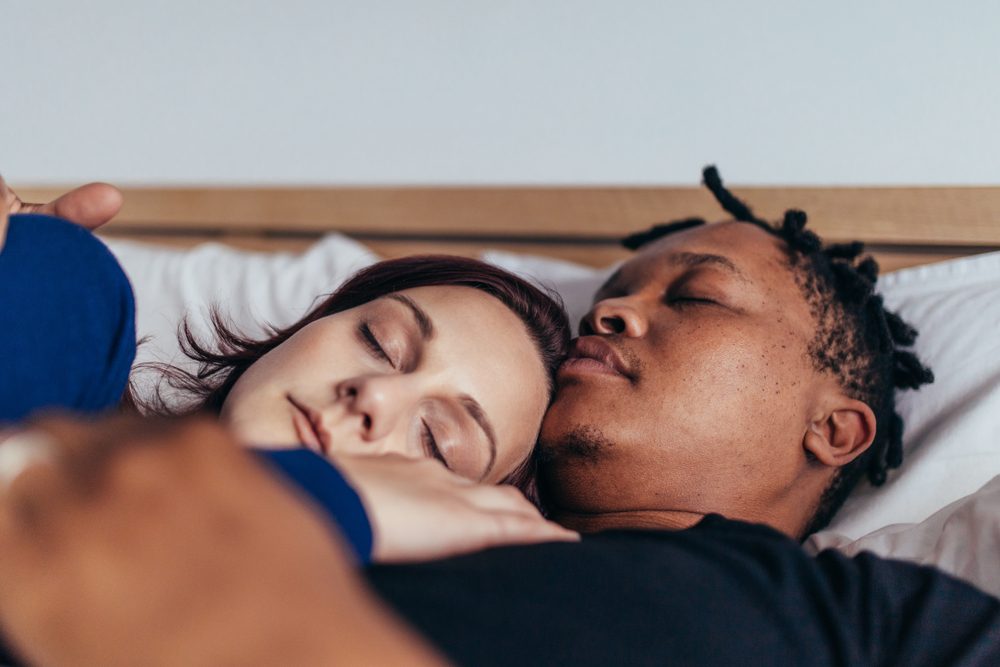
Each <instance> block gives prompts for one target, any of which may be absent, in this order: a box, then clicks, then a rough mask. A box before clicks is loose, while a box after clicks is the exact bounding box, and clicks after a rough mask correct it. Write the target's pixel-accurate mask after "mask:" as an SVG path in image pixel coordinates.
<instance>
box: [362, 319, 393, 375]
mask: <svg viewBox="0 0 1000 667" xmlns="http://www.w3.org/2000/svg"><path fill="white" fill-rule="evenodd" d="M358 332H359V333H360V334H361V342H363V343H364V344H365V347H367V348H368V349H369V350H371V353H372V354H373V355H374V356H375V357H376V358H378V359H381V360H383V361H387V362H389V364H390V365H392V366H395V364H394V363H392V359H390V358H389V355H388V354H386V351H385V348H383V347H382V344H381V343H379V342H378V338H376V337H375V334H374V333H372V330H371V327H369V326H368V323H367V322H365V323H363V324H362V325H361V326H360V327H358Z"/></svg>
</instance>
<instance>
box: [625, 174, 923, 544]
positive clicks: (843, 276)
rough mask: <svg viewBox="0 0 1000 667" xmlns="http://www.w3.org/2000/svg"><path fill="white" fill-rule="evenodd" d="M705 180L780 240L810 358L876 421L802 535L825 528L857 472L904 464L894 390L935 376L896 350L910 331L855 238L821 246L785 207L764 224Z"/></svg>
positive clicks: (670, 227)
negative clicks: (811, 326) (806, 317)
mask: <svg viewBox="0 0 1000 667" xmlns="http://www.w3.org/2000/svg"><path fill="white" fill-rule="evenodd" d="M703 176H704V182H705V185H706V186H707V187H708V189H709V190H710V191H711V192H712V194H713V195H714V196H715V199H716V200H717V201H718V202H719V204H720V205H721V206H722V208H723V209H725V210H726V212H727V213H729V214H730V215H732V216H733V217H734V218H735V219H736V220H737V221H740V222H745V223H748V224H752V225H755V226H757V227H759V228H760V229H763V230H764V231H766V232H768V233H769V234H771V235H773V236H775V237H777V238H779V239H780V240H782V241H784V245H785V251H786V253H787V256H788V261H789V265H790V267H791V269H792V273H793V275H794V276H795V280H796V282H797V283H798V285H799V288H800V289H801V290H802V293H803V294H804V295H805V298H806V301H807V303H808V304H809V309H810V311H811V313H812V316H813V319H814V320H815V321H816V333H815V335H814V336H813V339H812V341H810V343H809V356H810V358H811V359H812V361H813V364H814V366H815V368H816V370H817V371H819V372H829V373H831V374H832V375H833V376H834V377H835V378H837V380H838V381H839V382H840V385H841V387H843V389H844V390H845V391H846V392H847V393H848V394H849V395H850V396H851V397H852V398H855V399H857V400H860V401H863V402H865V403H867V404H868V405H869V406H870V407H871V408H872V410H873V411H874V412H875V417H876V420H877V423H878V426H877V428H876V433H875V439H874V441H873V442H872V445H871V447H869V449H868V450H867V451H866V452H865V453H864V454H862V455H861V456H859V457H858V458H856V459H855V460H854V461H852V462H851V463H848V464H847V465H845V466H843V467H841V468H840V469H839V470H838V471H837V473H836V474H835V475H834V477H833V479H832V480H831V482H830V484H829V486H827V488H826V490H825V491H824V492H823V496H822V498H820V503H819V507H818V508H817V510H816V512H815V513H814V515H813V517H812V519H811V520H810V522H809V525H808V527H807V529H806V532H805V535H809V534H810V533H813V532H815V531H817V530H820V529H821V528H823V527H824V526H826V525H827V524H828V523H829V522H830V519H832V518H833V515H834V514H835V513H836V512H837V510H838V509H840V506H841V505H843V503H844V501H845V500H846V499H847V496H848V494H849V493H850V491H851V489H852V488H853V487H854V485H855V484H857V482H858V480H859V479H860V478H861V476H862V475H863V474H865V473H867V476H868V479H869V481H870V482H871V483H872V484H874V485H876V486H879V485H881V484H882V483H883V482H885V479H886V475H887V473H888V471H889V469H891V468H897V467H899V465H900V463H902V461H903V420H902V418H901V417H900V416H899V414H898V413H897V412H896V400H895V390H896V389H916V388H918V387H920V386H921V385H924V384H927V383H930V382H933V381H934V374H933V373H932V372H931V371H930V369H929V368H927V367H926V366H924V365H923V364H922V363H921V362H920V360H919V359H918V358H917V356H916V355H915V354H914V353H913V352H911V351H909V350H904V349H901V348H903V347H910V346H912V345H913V343H914V341H915V340H916V337H917V332H916V330H915V329H914V328H913V327H911V326H910V325H908V324H907V323H906V322H904V321H903V320H902V319H901V318H900V317H899V316H898V315H897V314H896V313H893V312H891V311H889V310H887V309H886V308H885V305H884V303H883V301H882V297H881V296H880V295H878V294H875V282H876V281H877V279H878V270H879V269H878V264H877V263H876V262H875V260H874V259H873V258H872V257H871V256H865V257H861V258H860V259H859V257H860V255H861V253H862V252H863V251H864V244H863V243H861V242H860V241H854V242H851V243H836V244H831V245H824V244H823V241H822V240H821V239H820V238H819V237H818V236H817V235H816V234H815V233H813V232H812V231H810V230H807V229H805V225H806V214H805V213H804V212H802V211H799V210H795V209H792V210H789V211H786V212H785V215H784V218H783V219H782V221H781V222H780V223H778V224H774V225H772V224H770V223H768V222H766V221H765V220H762V219H761V218H758V217H757V216H756V215H754V213H753V211H752V210H751V209H750V207H749V206H747V205H746V204H745V203H744V202H742V201H740V200H739V199H738V198H737V197H736V196H735V195H733V193H731V192H730V191H729V190H727V189H726V188H725V187H724V186H723V184H722V179H721V178H720V177H719V172H718V170H716V168H715V167H714V166H710V167H706V168H705V170H704V172H703ZM704 224H706V223H705V220H703V219H701V218H687V219H684V220H678V221H675V222H671V223H667V224H663V225H656V226H655V227H653V228H651V229H649V230H647V231H644V232H638V233H636V234H632V235H630V236H628V237H626V238H625V239H623V240H622V245H624V246H625V247H626V248H629V249H630V250H636V249H637V248H640V247H642V246H644V245H646V244H647V243H649V242H651V241H654V240H656V239H659V238H662V237H664V236H667V235H668V234H673V233H675V232H679V231H681V230H684V229H689V228H691V227H697V226H699V225H704Z"/></svg>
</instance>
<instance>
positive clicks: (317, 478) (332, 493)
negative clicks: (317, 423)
mask: <svg viewBox="0 0 1000 667" xmlns="http://www.w3.org/2000/svg"><path fill="white" fill-rule="evenodd" d="M254 452H255V453H256V454H257V455H258V456H260V458H261V459H263V460H264V461H265V462H266V463H267V464H268V465H270V466H271V467H272V469H274V470H275V471H277V472H278V473H279V475H280V476H282V477H284V479H285V480H286V481H288V482H290V483H291V484H292V485H293V486H295V487H296V488H298V489H299V490H300V491H302V492H304V493H305V494H306V496H307V497H308V498H309V499H310V500H312V501H313V502H314V503H315V504H316V505H318V506H319V508H320V509H321V510H323V512H324V513H325V514H326V517H327V518H328V519H330V520H331V521H333V523H334V524H336V525H337V526H338V527H339V528H340V534H341V535H342V536H343V537H345V538H346V539H347V541H348V542H349V543H350V545H351V547H352V548H353V549H354V553H355V555H356V556H357V558H358V561H359V562H360V563H361V564H362V565H365V564H367V563H368V562H370V561H371V556H372V528H371V524H370V523H369V522H368V515H367V514H366V513H365V508H364V505H362V504H361V498H360V497H358V494H357V492H355V491H354V489H352V488H351V486H350V485H349V484H348V483H347V481H346V480H345V479H344V477H343V475H341V474H340V471H339V470H337V469H336V468H335V467H334V466H333V464H331V463H330V462H329V461H327V460H326V459H325V458H323V457H322V456H320V455H318V454H316V453H315V452H313V451H312V450H309V449H257V450H254Z"/></svg>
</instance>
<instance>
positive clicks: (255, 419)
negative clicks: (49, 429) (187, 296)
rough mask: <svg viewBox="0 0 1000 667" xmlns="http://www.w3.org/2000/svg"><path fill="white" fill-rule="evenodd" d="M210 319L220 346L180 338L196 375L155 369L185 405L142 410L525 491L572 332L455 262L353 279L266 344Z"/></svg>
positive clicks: (479, 266)
mask: <svg viewBox="0 0 1000 667" xmlns="http://www.w3.org/2000/svg"><path fill="white" fill-rule="evenodd" d="M213 320H214V324H215V338H216V340H217V341H218V343H217V345H204V344H202V343H201V342H199V341H198V340H197V339H196V338H195V336H194V335H193V334H192V333H191V331H190V329H187V328H186V327H185V332H184V337H183V338H182V342H183V343H184V345H183V347H184V349H185V351H186V352H187V354H188V356H190V357H191V358H192V359H194V360H196V361H197V362H199V363H200V369H199V371H198V372H197V373H194V374H191V373H185V372H183V371H182V370H180V369H179V368H177V367H170V366H165V365H163V364H159V365H154V366H153V367H154V369H157V370H159V371H160V372H162V373H163V374H164V377H166V379H167V380H168V381H169V382H171V384H172V385H173V387H174V388H177V389H181V390H182V391H183V392H184V393H185V394H186V395H187V397H188V403H187V404H186V405H185V407H184V408H183V409H181V410H179V411H178V410H171V409H170V408H168V407H167V406H166V404H165V403H164V402H163V401H155V402H151V404H150V405H147V406H146V410H145V411H146V412H150V411H151V412H154V413H159V414H177V413H178V412H179V413H182V414H183V413H190V412H200V411H207V412H211V413H215V414H218V415H219V417H220V419H221V420H222V421H223V423H225V424H227V425H228V426H229V429H230V431H231V432H232V433H233V434H235V435H236V437H237V438H239V439H240V440H242V441H244V442H246V443H248V444H252V445H256V446H261V447H301V446H303V445H305V446H306V447H309V448H310V449H312V450H313V451H315V452H317V453H319V454H321V455H323V456H336V455H338V454H389V453H392V454H400V455H403V456H409V457H421V456H425V457H430V458H436V459H438V460H439V461H441V463H443V464H444V465H445V466H446V467H447V468H449V469H450V470H452V471H453V472H455V473H456V474H458V475H461V476H462V477H465V478H468V479H471V480H473V481H476V482H483V483H488V484H505V483H506V484H513V485H515V486H517V487H518V488H520V489H521V490H522V491H525V492H526V493H527V494H530V493H531V487H532V485H533V480H534V468H533V464H532V462H533V458H532V456H531V452H532V449H533V446H534V442H535V438H536V435H537V433H538V429H539V427H540V425H541V419H542V416H543V414H544V412H545V408H546V406H547V405H548V402H549V398H550V397H551V394H552V389H553V382H554V375H555V371H556V369H557V367H558V365H559V363H560V362H561V360H562V357H563V356H564V354H565V349H566V345H567V343H568V340H569V327H568V324H567V322H566V316H565V314H564V312H563V310H562V309H561V308H560V307H559V305H558V304H557V303H556V302H554V301H553V300H552V299H551V298H549V297H548V296H546V295H545V294H544V293H542V292H541V291H540V290H538V289H537V288H535V287H533V286H532V285H530V284H528V283H527V282H525V281H523V280H521V279H520V278H517V277H515V276H513V275H511V274H509V273H507V272H506V271H503V270H501V269H498V268H496V267H494V266H491V265H488V264H484V263H482V262H479V261H476V260H471V259H466V258H462V257H451V256H421V257H405V258H401V259H396V260H389V261H384V262H380V263H378V264H375V265H373V266H371V267H368V268H366V269H364V270H362V271H360V272H359V273H358V274H356V275H355V276H354V277H352V278H350V279H349V280H348V281H347V282H346V283H344V284H343V285H342V286H341V287H340V288H339V289H338V290H337V291H336V292H334V293H333V294H332V295H331V296H329V297H327V298H326V299H325V300H324V301H323V302H321V303H320V304H319V305H318V306H316V307H315V308H314V309H313V310H312V311H311V312H310V313H308V314H307V315H306V316H305V317H303V318H302V319H301V320H299V321H298V322H296V323H295V324H293V325H292V326H290V327H288V328H286V329H282V330H280V331H276V332H274V334H273V335H272V336H271V337H269V338H267V339H265V340H253V339H248V338H244V337H242V336H240V335H239V334H238V333H236V332H234V331H232V330H231V329H230V328H229V327H227V326H226V324H225V323H224V322H223V320H222V319H221V318H220V317H218V316H216V317H214V318H213Z"/></svg>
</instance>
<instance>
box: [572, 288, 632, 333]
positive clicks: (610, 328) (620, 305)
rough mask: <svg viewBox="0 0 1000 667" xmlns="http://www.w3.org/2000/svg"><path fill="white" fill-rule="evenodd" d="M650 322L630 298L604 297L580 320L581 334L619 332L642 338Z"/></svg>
mask: <svg viewBox="0 0 1000 667" xmlns="http://www.w3.org/2000/svg"><path fill="white" fill-rule="evenodd" d="M647 328H648V322H647V320H646V317H645V315H644V314H643V312H642V311H641V310H640V308H639V307H638V306H637V304H634V303H632V302H631V301H629V299H628V298H614V299H602V300H601V301H598V302H597V303H595V304H594V306H593V308H591V309H590V312H589V313H587V314H586V315H585V316H584V317H583V320H581V322H580V335H581V336H588V335H594V334H597V335H603V336H608V335H612V334H617V335H621V336H627V337H629V338H642V337H643V336H644V335H645V334H646V329H647Z"/></svg>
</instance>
